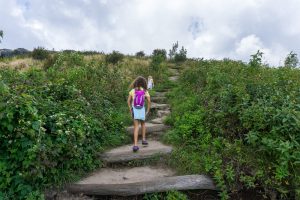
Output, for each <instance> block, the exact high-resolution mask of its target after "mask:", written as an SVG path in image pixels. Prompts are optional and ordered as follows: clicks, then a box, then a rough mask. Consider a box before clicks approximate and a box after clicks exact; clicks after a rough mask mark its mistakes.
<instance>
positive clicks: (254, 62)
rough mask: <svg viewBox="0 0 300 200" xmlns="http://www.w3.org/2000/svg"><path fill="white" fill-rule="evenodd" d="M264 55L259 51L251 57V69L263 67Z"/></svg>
mask: <svg viewBox="0 0 300 200" xmlns="http://www.w3.org/2000/svg"><path fill="white" fill-rule="evenodd" d="M263 54H264V53H263V52H261V51H260V50H258V51H257V52H256V53H255V54H253V55H251V59H250V61H249V65H250V67H260V66H261V65H262V55H263Z"/></svg>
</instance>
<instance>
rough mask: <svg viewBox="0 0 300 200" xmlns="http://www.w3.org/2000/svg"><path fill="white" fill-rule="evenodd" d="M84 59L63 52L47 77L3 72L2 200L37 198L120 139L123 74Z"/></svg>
mask: <svg viewBox="0 0 300 200" xmlns="http://www.w3.org/2000/svg"><path fill="white" fill-rule="evenodd" d="M81 59H82V57H81V55H77V53H70V54H69V53H61V54H58V55H57V59H56V62H55V64H54V65H53V66H50V67H49V68H48V70H46V71H44V70H37V69H29V70H27V71H26V72H18V71H16V70H11V69H1V70H0V113H1V115H0V140H1V143H0V152H1V157H0V168H1V170H0V198H3V199H26V198H28V199H30V198H32V199H38V198H41V199H42V198H43V197H42V196H43V195H42V191H41V190H42V189H43V188H44V187H48V186H49V185H50V186H54V185H60V184H63V183H65V181H68V180H70V179H71V178H74V176H78V175H79V174H81V173H83V172H87V171H89V170H91V169H94V168H95V167H97V166H99V165H100V164H101V163H100V161H99V159H97V153H98V152H99V151H102V150H103V149H104V148H105V147H107V146H113V145H117V144H120V143H121V141H122V140H123V139H124V137H125V135H124V134H122V132H123V126H124V125H123V118H124V117H123V115H122V114H120V113H119V110H120V109H122V106H123V105H122V104H121V103H120V102H122V100H123V99H124V98H125V95H124V93H126V90H125V89H124V88H125V87H126V88H127V84H126V85H125V84H124V81H123V80H122V76H121V72H120V71H119V69H118V68H115V69H113V70H111V68H107V67H106V65H104V64H95V63H81V62H82V60H81ZM80 63H81V65H79V64H80ZM65 64H68V65H65ZM69 64H73V65H71V66H70V65H69ZM112 91H113V92H112ZM124 107H125V106H124ZM74 174H75V175H74Z"/></svg>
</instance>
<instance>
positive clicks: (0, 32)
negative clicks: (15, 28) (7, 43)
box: [0, 30, 3, 43]
mask: <svg viewBox="0 0 300 200" xmlns="http://www.w3.org/2000/svg"><path fill="white" fill-rule="evenodd" d="M0 38H1V39H2V38H3V31H2V30H0ZM1 39H0V43H1Z"/></svg>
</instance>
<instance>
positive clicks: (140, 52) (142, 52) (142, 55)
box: [135, 51, 145, 57]
mask: <svg viewBox="0 0 300 200" xmlns="http://www.w3.org/2000/svg"><path fill="white" fill-rule="evenodd" d="M135 56H137V57H145V53H144V51H138V52H136V54H135Z"/></svg>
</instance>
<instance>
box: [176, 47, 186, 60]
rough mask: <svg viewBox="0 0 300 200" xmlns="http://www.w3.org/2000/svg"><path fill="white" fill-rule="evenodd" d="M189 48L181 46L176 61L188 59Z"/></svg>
mask: <svg viewBox="0 0 300 200" xmlns="http://www.w3.org/2000/svg"><path fill="white" fill-rule="evenodd" d="M186 54H187V50H186V49H185V48H184V47H181V49H180V51H179V53H176V54H175V58H174V60H175V62H183V61H185V60H186Z"/></svg>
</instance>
